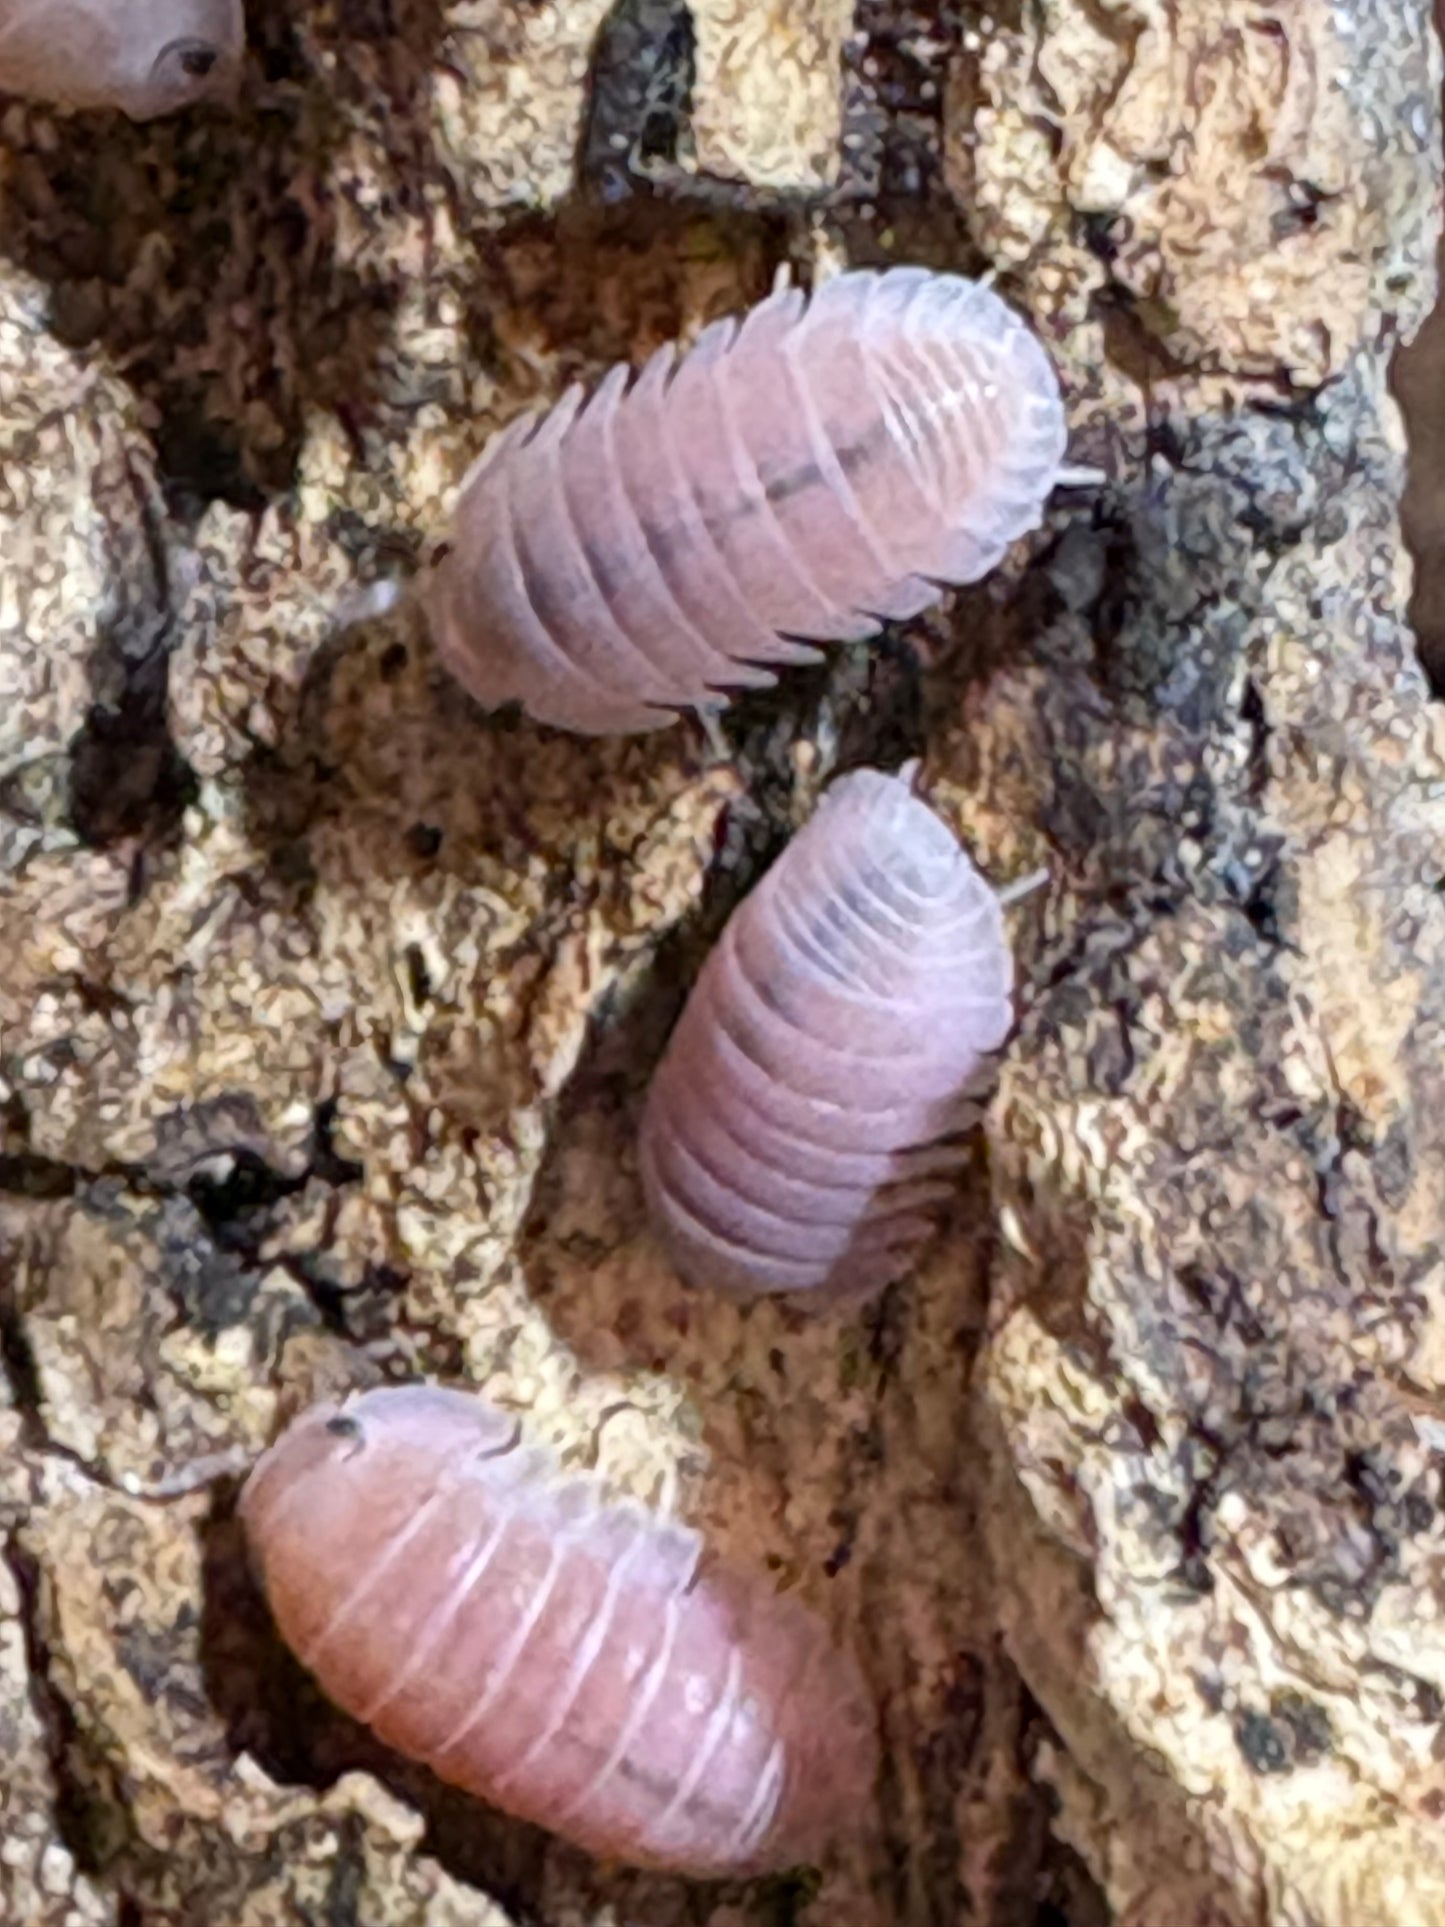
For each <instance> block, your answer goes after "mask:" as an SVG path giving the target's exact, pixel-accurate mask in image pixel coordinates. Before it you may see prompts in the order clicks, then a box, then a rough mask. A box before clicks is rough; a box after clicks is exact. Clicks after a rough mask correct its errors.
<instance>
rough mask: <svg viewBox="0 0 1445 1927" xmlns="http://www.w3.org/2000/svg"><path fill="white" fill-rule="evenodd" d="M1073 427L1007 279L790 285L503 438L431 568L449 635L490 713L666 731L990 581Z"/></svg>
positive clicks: (873, 279)
mask: <svg viewBox="0 0 1445 1927" xmlns="http://www.w3.org/2000/svg"><path fill="white" fill-rule="evenodd" d="M1064 444H1065V426H1064V415H1063V406H1062V403H1061V401H1060V397H1059V387H1058V381H1057V378H1056V376H1055V374H1054V369H1053V366H1052V364H1051V362H1050V360H1049V357H1048V355H1047V354H1046V353H1045V351H1044V349H1043V347H1042V346H1041V344H1040V343H1039V341H1038V340H1037V339H1036V337H1035V336H1034V335H1033V334H1032V333H1031V332H1030V330H1029V329H1028V328H1027V327H1026V326H1025V324H1024V322H1023V321H1022V320H1021V319H1020V317H1019V316H1018V315H1017V314H1015V313H1014V311H1013V310H1012V309H1011V308H1010V307H1008V305H1007V304H1006V303H1005V302H1004V301H1002V300H1001V299H1000V298H999V296H998V295H996V294H994V293H993V292H992V291H991V290H990V289H988V288H986V287H983V286H981V285H980V284H978V283H976V282H972V281H966V280H964V279H962V278H961V277H960V276H958V275H952V274H934V273H930V272H929V271H928V270H926V269H923V268H893V269H890V270H888V271H887V272H886V273H882V274H878V273H873V272H852V273H847V274H842V275H839V276H838V277H837V278H836V279H835V280H833V281H830V282H828V283H827V284H826V285H825V286H824V287H823V288H822V289H820V290H819V291H818V292H817V293H816V294H815V295H814V296H813V298H812V300H811V301H809V300H808V299H807V298H806V297H805V296H804V295H803V294H802V293H800V292H799V291H798V290H797V289H794V288H789V289H784V290H780V291H779V292H778V293H776V294H774V295H772V296H771V297H770V298H769V299H768V300H766V301H764V302H763V303H762V304H761V305H760V306H758V307H756V308H754V309H752V311H751V312H750V313H749V314H747V315H746V316H745V317H744V318H743V319H742V320H741V322H740V321H739V320H738V319H737V318H736V317H729V318H728V319H726V320H723V321H719V322H715V323H714V324H713V325H712V326H711V327H709V328H706V329H704V331H703V333H702V334H701V335H700V336H699V338H698V340H697V342H696V344H695V346H694V347H693V348H692V350H691V351H690V352H689V353H687V354H686V355H684V356H683V357H682V358H681V359H679V358H678V355H677V350H676V346H675V344H672V343H669V344H668V345H666V346H665V347H663V348H661V349H659V350H658V352H657V353H656V354H655V355H653V356H652V358H651V360H649V361H648V362H647V364H646V365H645V367H644V368H643V370H642V372H641V374H640V375H639V376H638V377H637V378H636V380H634V379H633V374H632V370H631V369H630V368H629V367H627V366H626V365H625V364H619V365H618V366H616V367H614V368H613V369H612V370H611V371H610V372H609V373H608V374H607V375H606V376H605V377H604V378H603V380H602V381H601V383H600V384H599V385H598V387H597V388H596V389H595V391H594V392H593V393H592V395H591V397H590V399H589V398H588V396H587V394H586V391H585V390H584V389H583V388H581V387H580V386H577V387H572V388H569V389H568V390H567V392H566V393H565V394H564V395H563V396H562V398H561V400H560V401H559V402H558V403H557V404H556V406H555V407H554V408H552V409H551V411H550V412H549V413H547V414H546V415H545V416H542V417H540V418H539V417H537V416H528V417H525V418H523V419H522V420H520V421H518V422H514V423H512V424H511V425H510V426H509V427H508V428H507V429H505V430H504V431H503V432H502V433H501V434H499V435H497V436H495V437H494V438H493V440H492V441H491V442H490V443H489V444H488V446H487V447H486V449H485V450H484V451H483V453H482V456H481V459H480V460H479V462H478V463H477V464H476V466H475V467H474V469H473V470H472V472H471V474H470V475H469V476H468V478H467V480H466V482H465V483H464V485H463V490H462V496H461V501H460V504H459V507H458V510H457V516H456V524H455V529H454V533H453V540H452V545H451V548H450V550H449V552H448V553H447V555H446V556H445V557H444V558H443V560H442V561H441V562H440V564H439V565H438V567H437V569H436V571H435V572H434V574H433V577H432V580H431V584H430V588H429V592H428V598H429V605H428V606H429V609H430V614H431V620H432V625H433V628H434V631H435V634H436V637H437V640H438V646H439V648H440V650H441V653H442V655H443V657H444V659H445V660H446V662H447V663H448V665H449V666H450V668H451V670H452V673H453V674H454V675H455V676H456V677H457V679H458V681H459V682H461V683H462V684H463V685H464V687H466V688H467V689H468V690H470V691H471V693H472V694H473V695H474V696H475V697H476V698H477V699H478V700H479V701H480V702H482V703H483V704H485V705H486V706H487V707H489V708H498V707H500V706H501V705H503V704H504V703H508V702H513V701H520V702H521V703H522V704H523V705H524V706H525V708H526V709H527V710H528V711H529V713H530V714H531V715H533V716H534V717H536V718H537V719H538V720H539V721H541V722H546V723H552V724H554V725H556V726H557V727H558V728H562V729H571V730H576V731H580V732H582V733H583V734H587V735H606V734H626V733H629V732H632V731H637V730H646V729H656V728H658V727H659V726H661V725H663V724H666V723H670V722H673V721H675V719H676V717H677V714H678V713H679V712H680V711H682V710H687V709H695V710H700V711H701V710H711V709H717V708H720V707H721V706H722V705H723V704H724V703H725V702H726V700H727V699H728V695H729V693H730V692H733V691H736V690H737V689H740V688H759V687H765V686H767V685H769V684H771V683H773V682H774V681H775V680H776V677H775V675H774V671H773V667H772V665H775V664H780V663H801V662H815V661H817V660H818V659H819V658H818V652H817V650H816V649H814V648H812V647H810V646H809V644H810V643H811V642H815V641H830V640H831V641H855V640H858V639H860V638H863V637H867V636H871V635H875V634H876V633H877V632H878V629H879V626H880V623H881V622H882V621H883V620H887V619H896V618H901V617H905V616H911V615H915V614H917V612H918V611H919V610H921V609H924V608H926V607H928V606H929V604H931V603H933V602H936V601H937V600H938V598H939V596H940V594H941V593H942V588H941V585H943V584H948V583H964V582H974V581H977V580H978V579H979V577H981V576H983V575H986V574H987V573H988V571H989V570H990V569H992V568H993V567H994V566H995V564H996V563H997V562H998V561H999V560H1000V558H1001V557H1002V556H1003V554H1004V551H1005V550H1006V549H1007V547H1008V545H1009V544H1010V543H1011V542H1013V541H1014V540H1015V539H1016V538H1017V537H1019V536H1021V535H1024V534H1026V533H1027V532H1028V531H1029V530H1030V529H1033V528H1036V527H1037V526H1038V524H1039V522H1040V521H1041V520H1042V518H1043V509H1044V503H1045V501H1046V500H1047V498H1048V496H1049V493H1050V491H1051V490H1052V489H1053V488H1054V486H1055V485H1056V483H1058V482H1059V481H1060V480H1061V479H1063V471H1062V470H1061V466H1060V465H1061V463H1062V460H1063V455H1064Z"/></svg>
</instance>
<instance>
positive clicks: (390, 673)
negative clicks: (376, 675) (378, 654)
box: [380, 642, 409, 682]
mask: <svg viewBox="0 0 1445 1927" xmlns="http://www.w3.org/2000/svg"><path fill="white" fill-rule="evenodd" d="M408 660H409V658H408V656H407V653H406V644H405V643H404V642H394V643H392V644H391V646H390V647H389V648H388V649H387V650H386V651H385V653H384V654H383V656H382V658H381V664H380V674H381V680H382V681H383V682H395V681H396V679H397V677H398V676H399V675H400V674H401V673H402V671H403V670H404V669H405V668H406V665H407V662H408Z"/></svg>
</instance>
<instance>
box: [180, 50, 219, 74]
mask: <svg viewBox="0 0 1445 1927" xmlns="http://www.w3.org/2000/svg"><path fill="white" fill-rule="evenodd" d="M215 64H216V54H215V50H214V48H211V47H188V48H187V49H186V51H185V52H184V53H183V54H182V55H181V67H182V69H183V70H184V71H185V72H186V73H188V74H189V75H190V76H191V79H192V80H204V79H205V77H206V75H207V74H208V73H209V72H210V71H211V69H212V68H213V67H214V66H215Z"/></svg>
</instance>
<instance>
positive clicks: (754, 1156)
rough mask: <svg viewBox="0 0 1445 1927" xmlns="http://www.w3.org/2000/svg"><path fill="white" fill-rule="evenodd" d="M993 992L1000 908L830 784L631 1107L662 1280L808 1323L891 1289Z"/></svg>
mask: <svg viewBox="0 0 1445 1927" xmlns="http://www.w3.org/2000/svg"><path fill="white" fill-rule="evenodd" d="M1012 975H1013V966H1012V958H1011V956H1010V952H1009V947H1008V942H1007V939H1006V937H1005V935H1004V928H1003V915H1002V911H1001V909H1000V907H999V900H998V898H997V897H996V896H995V895H994V893H993V891H992V890H991V889H990V888H989V886H988V884H987V883H986V882H985V881H984V879H983V878H982V877H981V876H980V875H979V873H978V871H977V870H976V869H975V868H974V867H973V865H972V864H971V863H970V862H969V860H968V858H967V857H966V856H965V855H964V853H963V851H962V850H961V849H960V848H959V846H958V844H957V842H956V841H955V840H954V838H953V836H952V834H951V833H950V831H949V830H948V829H947V827H946V826H945V825H944V823H943V822H942V821H941V820H940V819H939V818H938V817H937V816H935V815H934V813H933V811H932V810H931V809H929V807H928V805H927V804H926V803H924V802H922V801H921V800H920V799H919V798H918V797H917V796H916V795H915V794H914V793H913V791H912V789H911V787H910V785H909V784H908V783H907V782H906V781H905V780H903V779H902V778H900V777H896V776H885V775H884V774H883V773H882V772H881V771H878V770H858V771H855V772H854V773H853V774H851V775H848V776H844V777H842V778H840V779H839V780H838V781H837V782H836V783H834V784H833V786H832V787H831V789H829V790H828V792H827V793H826V794H825V796H824V798H823V801H822V803H821V804H820V806H819V808H818V810H817V812H816V814H815V815H814V816H813V818H812V820H811V821H810V822H809V823H808V824H807V826H806V827H805V828H804V829H803V830H802V831H801V832H800V834H799V835H798V836H796V837H795V838H794V839H793V841H792V842H791V843H790V844H789V845H788V847H787V848H786V849H785V850H784V851H783V853H782V855H781V856H780V857H779V858H778V859H777V861H776V862H775V863H774V865H773V867H772V868H771V870H769V872H768V873H767V875H766V876H765V877H764V878H763V880H762V882H761V883H760V884H759V885H758V886H757V888H756V889H754V890H753V891H752V893H751V894H750V895H749V896H748V897H747V898H746V899H745V900H744V901H743V903H742V904H740V905H739V907H738V908H737V910H736V911H735V912H734V913H733V915H732V917H731V918H730V919H729V921H728V923H727V926H726V928H725V929H724V931H723V934H722V937H721V939H720V940H719V942H718V944H717V945H716V947H715V948H714V949H713V951H712V952H711V954H710V955H709V957H708V959H707V962H706V963H705V964H704V966H703V969H702V973H701V975H700V976H699V978H698V981H697V984H696V985H695V987H694V989H693V991H692V994H691V996H690V997H689V999H688V1001H687V1005H686V1007H685V1009H684V1010H683V1014H682V1016H681V1018H680V1019H679V1020H678V1023H677V1027H676V1029H675V1030H674V1031H673V1034H672V1037H671V1038H670V1040H669V1042H668V1046H667V1050H666V1052H665V1053H664V1056H663V1059H662V1062H661V1064H660V1065H659V1067H658V1070H657V1073H656V1076H655V1077H654V1079H653V1083H652V1088H651V1090H650V1091H649V1093H648V1099H647V1107H646V1110H645V1112H644V1115H643V1122H642V1132H641V1138H640V1143H639V1158H640V1162H641V1168H642V1179H643V1185H644V1189H645V1191H646V1195H647V1201H648V1206H649V1209H650V1212H651V1216H652V1220H653V1223H654V1225H655V1226H656V1228H657V1231H658V1234H659V1236H660V1238H661V1240H662V1243H663V1245H664V1247H665V1249H666V1250H667V1252H668V1254H669V1256H670V1257H671V1259H672V1261H673V1263H674V1264H675V1266H676V1268H677V1270H678V1271H679V1272H680V1273H681V1274H682V1276H683V1277H684V1278H685V1279H687V1280H688V1281H689V1282H690V1283H693V1284H698V1285H710V1286H713V1287H716V1288H718V1289H720V1290H724V1291H731V1292H736V1293H740V1294H745V1295H750V1294H753V1293H759V1292H794V1293H799V1294H802V1295H803V1300H802V1301H803V1302H809V1301H811V1302H813V1303H818V1304H824V1303H827V1302H830V1301H831V1300H833V1299H837V1298H852V1297H855V1296H859V1297H861V1296H865V1295H867V1294H869V1293H872V1292H875V1291H878V1290H881V1289H882V1287H883V1286H884V1285H886V1284H887V1283H889V1282H890V1280H892V1279H893V1278H896V1277H898V1276H900V1275H901V1274H902V1273H903V1272H904V1271H906V1270H907V1269H908V1267H909V1265H910V1264H911V1263H912V1261H913V1260H914V1258H915V1257H916V1256H917V1254H918V1251H919V1249H920V1247H921V1246H922V1244H923V1243H924V1241H925V1240H926V1239H927V1238H928V1237H929V1236H930V1234H931V1233H932V1231H933V1229H934V1223H935V1218H936V1212H937V1207H938V1206H940V1205H941V1204H942V1202H943V1201H944V1200H945V1199H946V1198H947V1197H948V1195H949V1193H950V1190H951V1188H952V1183H951V1180H952V1177H953V1176H954V1175H955V1174H956V1167H957V1166H958V1165H959V1164H960V1163H961V1162H962V1161H963V1159H964V1158H965V1157H966V1155H967V1152H966V1149H965V1148H964V1147H963V1146H962V1145H961V1144H960V1142H959V1133H960V1132H961V1131H962V1130H964V1129H965V1128H966V1127H967V1125H968V1124H970V1123H971V1122H973V1121H974V1120H975V1118H976V1117H977V1112H978V1102H977V1101H978V1097H979V1095H980V1092H981V1089H982V1087H983V1084H984V1083H985V1082H986V1079H987V1075H988V1072H989V1070H990V1067H991V1058H992V1054H993V1053H995V1052H996V1051H997V1050H998V1048H999V1046H1000V1045H1001V1044H1002V1043H1003V1041H1004V1039H1005V1037H1006V1036H1007V1034H1008V1031H1009V1028H1010V1025H1011V1022H1012V1009H1011V988H1012Z"/></svg>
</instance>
